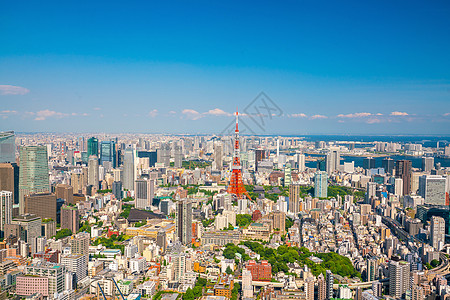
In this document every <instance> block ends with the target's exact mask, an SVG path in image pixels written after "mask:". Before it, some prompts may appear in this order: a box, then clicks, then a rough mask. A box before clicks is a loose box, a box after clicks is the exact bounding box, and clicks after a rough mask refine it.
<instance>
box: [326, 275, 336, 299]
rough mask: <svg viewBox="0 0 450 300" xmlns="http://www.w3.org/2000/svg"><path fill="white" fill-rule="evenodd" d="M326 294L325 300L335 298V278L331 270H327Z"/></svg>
mask: <svg viewBox="0 0 450 300" xmlns="http://www.w3.org/2000/svg"><path fill="white" fill-rule="evenodd" d="M325 280H326V293H325V299H326V300H329V299H331V298H334V297H333V284H334V276H333V273H331V271H330V270H327V273H326V278H325Z"/></svg>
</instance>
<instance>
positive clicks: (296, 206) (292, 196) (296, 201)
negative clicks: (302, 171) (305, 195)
mask: <svg viewBox="0 0 450 300" xmlns="http://www.w3.org/2000/svg"><path fill="white" fill-rule="evenodd" d="M289 211H290V212H291V213H293V214H294V215H295V216H297V214H298V213H299V212H300V185H299V184H291V185H290V186H289Z"/></svg>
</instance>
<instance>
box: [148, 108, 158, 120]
mask: <svg viewBox="0 0 450 300" xmlns="http://www.w3.org/2000/svg"><path fill="white" fill-rule="evenodd" d="M157 115H158V110H157V109H154V110H151V111H150V112H149V113H148V116H149V117H152V118H154V117H156V116H157Z"/></svg>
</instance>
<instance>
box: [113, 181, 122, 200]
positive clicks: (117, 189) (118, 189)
mask: <svg viewBox="0 0 450 300" xmlns="http://www.w3.org/2000/svg"><path fill="white" fill-rule="evenodd" d="M112 193H113V195H114V197H116V199H117V200H122V182H121V181H114V182H113V184H112Z"/></svg>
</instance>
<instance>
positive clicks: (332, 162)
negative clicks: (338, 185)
mask: <svg viewBox="0 0 450 300" xmlns="http://www.w3.org/2000/svg"><path fill="white" fill-rule="evenodd" d="M340 164H341V154H340V150H339V147H330V150H329V152H328V154H327V157H326V168H327V173H328V174H331V173H333V172H334V171H337V170H339V165H340Z"/></svg>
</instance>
